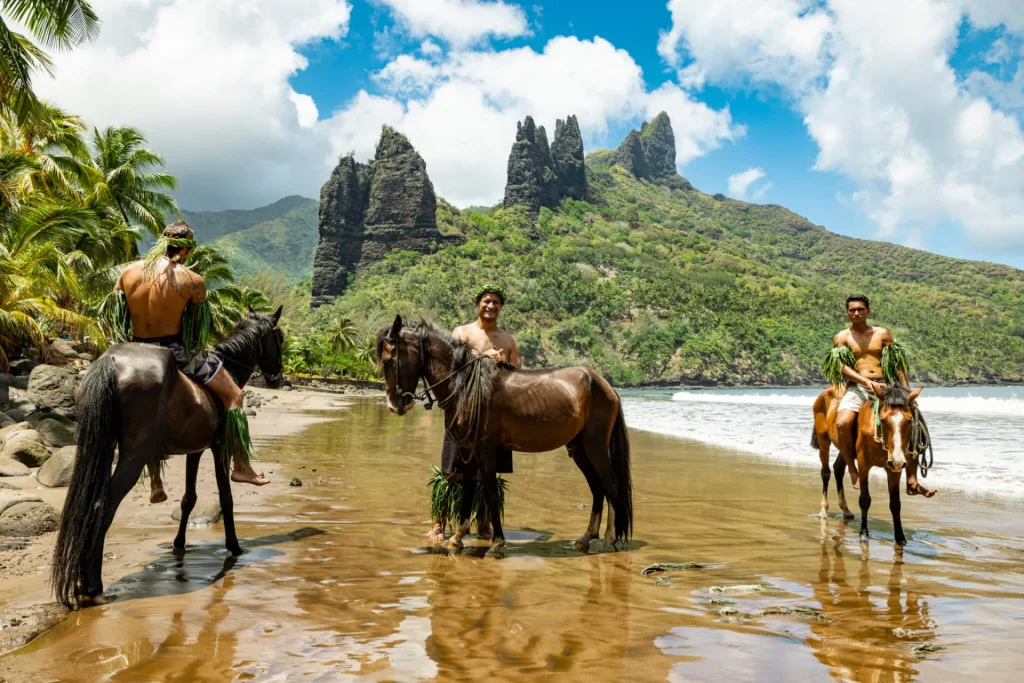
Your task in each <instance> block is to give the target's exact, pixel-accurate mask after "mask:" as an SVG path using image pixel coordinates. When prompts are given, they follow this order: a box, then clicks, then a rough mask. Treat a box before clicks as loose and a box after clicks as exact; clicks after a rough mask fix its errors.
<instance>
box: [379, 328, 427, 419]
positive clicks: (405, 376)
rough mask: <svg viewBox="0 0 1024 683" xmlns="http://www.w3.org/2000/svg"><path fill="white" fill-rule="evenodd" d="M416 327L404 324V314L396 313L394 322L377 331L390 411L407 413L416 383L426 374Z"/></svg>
mask: <svg viewBox="0 0 1024 683" xmlns="http://www.w3.org/2000/svg"><path fill="white" fill-rule="evenodd" d="M415 334H417V333H416V331H415V330H409V329H406V328H405V327H403V326H402V316H400V315H399V316H396V317H395V322H394V323H393V324H391V325H384V326H383V327H381V328H380V330H378V331H377V362H378V363H379V364H380V366H381V367H382V368H383V369H384V386H385V390H386V391H387V396H388V410H389V411H391V412H392V413H395V414H396V415H405V414H406V413H407V412H409V410H410V409H411V408H412V406H413V404H414V403H415V402H416V399H415V398H414V397H413V395H414V394H415V393H416V383H417V382H419V381H420V375H421V374H422V373H423V363H422V359H421V358H420V345H419V344H418V343H417V341H418V340H417V339H413V336H414V335H415Z"/></svg>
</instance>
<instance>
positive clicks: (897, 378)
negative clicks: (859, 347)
mask: <svg viewBox="0 0 1024 683" xmlns="http://www.w3.org/2000/svg"><path fill="white" fill-rule="evenodd" d="M882 374H883V375H885V381H886V383H887V384H904V382H905V380H906V378H908V377H909V376H910V366H909V365H908V364H907V351H906V349H904V348H903V346H902V345H900V344H896V343H893V344H890V345H889V346H886V347H884V348H883V349H882Z"/></svg>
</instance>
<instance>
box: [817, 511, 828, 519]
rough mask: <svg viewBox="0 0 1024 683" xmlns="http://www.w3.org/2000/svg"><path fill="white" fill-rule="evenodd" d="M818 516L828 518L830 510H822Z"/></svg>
mask: <svg viewBox="0 0 1024 683" xmlns="http://www.w3.org/2000/svg"><path fill="white" fill-rule="evenodd" d="M818 517H819V518H820V519H828V510H821V511H820V512H818Z"/></svg>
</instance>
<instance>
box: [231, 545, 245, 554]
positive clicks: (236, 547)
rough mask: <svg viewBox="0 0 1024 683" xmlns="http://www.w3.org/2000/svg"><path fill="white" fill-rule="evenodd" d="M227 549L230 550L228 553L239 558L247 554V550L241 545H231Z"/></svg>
mask: <svg viewBox="0 0 1024 683" xmlns="http://www.w3.org/2000/svg"><path fill="white" fill-rule="evenodd" d="M227 548H228V552H229V553H231V554H232V555H235V556H238V555H243V554H245V549H243V548H242V546H240V545H229V546H227Z"/></svg>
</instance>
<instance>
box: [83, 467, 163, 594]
mask: <svg viewBox="0 0 1024 683" xmlns="http://www.w3.org/2000/svg"><path fill="white" fill-rule="evenodd" d="M147 461H148V458H145V457H139V456H133V455H125V457H123V458H118V460H117V467H116V468H115V470H114V475H113V476H112V477H111V479H110V488H109V489H108V490H107V499H106V501H104V508H103V519H102V521H101V522H100V526H99V528H98V529H96V531H95V536H93V541H92V547H91V548H90V550H89V559H88V560H87V562H88V567H87V568H86V572H85V576H86V580H85V586H82V589H83V597H85V598H98V597H99V596H101V595H103V544H104V541H105V540H106V536H107V531H108V530H109V529H110V525H111V524H112V523H113V521H114V515H115V514H116V513H117V508H118V506H119V505H120V504H121V501H122V500H124V497H125V496H126V495H128V492H129V491H131V490H132V487H133V486H134V485H135V483H136V482H137V481H138V480H139V475H140V474H142V469H143V468H144V467H145V466H146V462H147Z"/></svg>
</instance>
